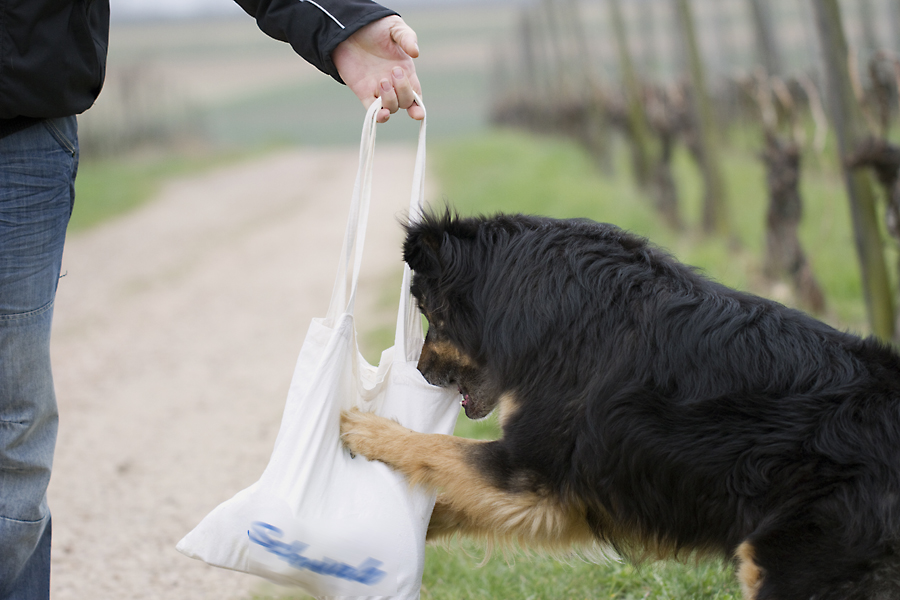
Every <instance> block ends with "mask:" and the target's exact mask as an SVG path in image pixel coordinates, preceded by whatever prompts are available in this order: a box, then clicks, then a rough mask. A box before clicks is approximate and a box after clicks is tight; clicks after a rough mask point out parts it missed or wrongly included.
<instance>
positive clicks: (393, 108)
mask: <svg viewBox="0 0 900 600" xmlns="http://www.w3.org/2000/svg"><path fill="white" fill-rule="evenodd" d="M421 90H422V88H421V86H420V85H419V80H418V78H417V77H416V76H415V75H413V77H412V78H410V77H407V76H406V72H405V71H404V70H403V69H401V68H400V67H399V66H398V67H394V68H393V69H391V78H390V79H382V80H381V81H380V82H379V84H378V96H379V97H380V98H381V105H382V106H383V107H384V109H386V110H387V112H384V111H382V112H379V116H378V118H379V120H378V122H379V123H384V122H385V121H387V120H388V118H389V116H390V115H391V114H393V113H395V112H397V111H398V110H399V109H401V108H402V109H405V110H407V111H408V112H409V116H410V117H412V118H413V119H416V120H418V121H421V120H422V119H424V118H425V110H424V109H423V108H422V107H421V106H419V105H418V104H416V96H415V94H416V92H418V93H421ZM383 115H387V116H384V120H381V118H382V116H383Z"/></svg>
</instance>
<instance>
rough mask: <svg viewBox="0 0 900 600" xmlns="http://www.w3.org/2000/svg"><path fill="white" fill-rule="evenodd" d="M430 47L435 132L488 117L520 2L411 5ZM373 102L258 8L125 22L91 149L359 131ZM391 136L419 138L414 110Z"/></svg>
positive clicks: (309, 140) (469, 128) (288, 139)
mask: <svg viewBox="0 0 900 600" xmlns="http://www.w3.org/2000/svg"><path fill="white" fill-rule="evenodd" d="M402 14H403V16H404V18H405V19H406V20H407V22H408V23H410V25H412V27H413V28H414V29H415V30H416V32H417V34H418V36H419V46H420V48H421V51H422V54H421V57H420V58H419V60H418V61H417V71H418V73H419V77H420V79H421V82H422V86H423V90H424V99H425V103H426V106H427V107H428V110H429V117H430V119H429V121H430V124H431V127H430V128H429V135H430V138H431V139H434V140H436V139H440V138H443V137H453V136H458V135H461V134H466V133H471V132H473V131H476V130H479V129H482V128H483V127H484V126H485V125H486V123H487V114H488V104H489V89H490V87H489V86H490V82H489V72H490V67H491V64H492V52H493V50H494V46H495V45H496V44H497V43H499V42H500V41H501V40H504V39H506V38H508V35H507V34H508V32H509V29H510V28H511V27H512V26H513V24H514V23H515V19H514V17H515V12H514V9H513V7H512V6H509V5H503V4H501V5H489V6H479V5H476V4H470V3H466V4H465V5H464V7H461V8H453V7H452V6H451V7H447V6H443V7H440V6H439V7H422V8H415V9H414V8H410V9H405V10H403V11H402ZM363 114H364V113H363V107H362V105H361V104H360V103H359V101H358V100H357V99H356V97H355V96H354V95H353V94H352V93H350V91H349V90H348V89H346V87H345V86H342V85H338V84H336V83H335V82H334V81H333V80H332V79H331V78H330V77H329V76H326V75H324V74H322V73H320V72H319V71H318V70H317V69H315V68H314V67H312V66H310V65H308V64H307V63H305V62H304V61H303V60H302V59H300V58H299V57H298V56H297V55H296V54H295V53H294V51H293V50H292V49H291V48H290V46H289V45H288V44H285V43H282V42H278V41H276V40H273V39H271V38H269V37H267V36H266V35H264V34H263V33H262V32H260V31H259V29H258V28H257V26H256V23H255V21H254V20H253V19H252V18H250V17H249V16H248V17H246V18H243V17H240V18H236V19H231V18H228V19H209V20H188V21H170V22H166V21H162V22H151V23H145V22H137V23H114V24H113V28H112V31H111V33H110V54H109V69H108V77H107V83H106V86H105V88H104V91H103V94H102V95H101V97H100V98H99V100H98V101H97V103H96V105H95V106H94V108H92V109H91V110H90V111H88V112H87V113H86V114H85V115H83V116H82V118H81V136H82V146H83V151H84V154H85V155H86V156H90V155H91V154H92V153H93V154H110V153H116V152H119V151H121V150H122V149H123V148H126V149H127V148H131V147H135V146H140V145H142V144H143V145H148V144H154V143H155V144H157V145H159V144H169V145H171V143H172V142H173V141H178V142H180V143H181V144H183V145H184V144H186V143H188V142H189V143H191V144H193V145H194V146H196V145H197V144H199V143H202V144H204V145H207V146H210V147H213V148H221V147H223V146H226V147H231V148H242V149H246V148H249V147H258V146H260V145H266V144H272V143H273V142H275V143H300V144H315V145H335V144H355V143H358V137H359V127H360V121H361V119H362V116H363ZM393 120H394V121H396V122H398V123H399V124H394V125H392V126H391V127H384V128H381V130H380V131H379V139H382V140H404V141H407V140H414V139H415V137H414V136H415V124H414V123H413V122H411V120H409V119H407V118H406V117H405V116H402V118H401V116H400V115H397V116H395V117H394V119H393Z"/></svg>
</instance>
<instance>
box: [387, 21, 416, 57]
mask: <svg viewBox="0 0 900 600" xmlns="http://www.w3.org/2000/svg"><path fill="white" fill-rule="evenodd" d="M391 39H392V40H394V42H395V43H396V44H397V45H399V46H400V48H402V49H403V51H404V52H406V53H407V54H409V55H410V56H411V57H412V58H418V57H419V43H418V41H419V40H418V38H417V37H416V32H415V31H413V30H412V27H410V26H409V25H407V24H406V22H405V21H403V20H400V22H399V23H397V24H395V25H394V26H393V27H391Z"/></svg>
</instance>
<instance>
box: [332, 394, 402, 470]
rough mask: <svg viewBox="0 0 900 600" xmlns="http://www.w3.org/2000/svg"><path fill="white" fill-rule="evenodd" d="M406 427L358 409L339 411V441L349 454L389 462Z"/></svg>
mask: <svg viewBox="0 0 900 600" xmlns="http://www.w3.org/2000/svg"><path fill="white" fill-rule="evenodd" d="M406 432H407V429H406V428H404V427H403V426H402V425H400V424H399V423H397V422H395V421H391V420H390V419H385V418H384V417H379V416H378V415H375V414H372V413H367V412H362V411H361V410H359V409H356V408H354V409H353V410H344V411H341V441H343V443H344V446H345V447H346V448H347V449H348V450H349V451H350V453H351V454H353V455H357V454H361V455H362V456H365V457H367V458H369V459H371V460H380V461H382V462H385V463H388V464H391V458H392V456H391V454H392V450H394V449H395V447H396V444H397V443H398V441H399V440H400V438H402V437H403V434H404V433H406Z"/></svg>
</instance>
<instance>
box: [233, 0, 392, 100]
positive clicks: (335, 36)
mask: <svg viewBox="0 0 900 600" xmlns="http://www.w3.org/2000/svg"><path fill="white" fill-rule="evenodd" d="M235 2H237V3H238V4H239V5H240V7H241V8H243V9H244V10H245V11H246V12H247V14H249V15H250V16H252V17H255V18H256V22H257V23H258V24H259V28H260V29H262V30H263V32H265V33H266V34H267V35H269V36H270V37H273V38H275V39H276V40H281V41H283V42H288V43H289V44H290V45H291V47H293V49H294V51H295V52H297V54H299V55H300V56H302V57H303V58H304V59H306V61H307V62H309V63H310V64H312V65H314V66H315V67H317V68H318V69H319V70H320V71H322V72H323V73H327V74H328V75H331V76H332V77H334V78H335V79H336V80H337V81H339V82H340V83H343V81H341V77H340V75H338V72H337V69H336V68H335V66H334V63H333V62H332V61H331V53H332V51H333V50H334V49H335V48H336V47H337V45H338V44H340V43H341V42H343V41H344V40H346V39H347V38H348V37H350V36H351V35H352V34H353V33H354V32H355V31H356V30H358V29H360V28H361V27H363V26H365V25H368V24H369V23H371V22H373V21H377V20H378V19H381V18H383V17H388V16H390V15H396V14H397V13H396V12H394V11H392V10H390V9H389V8H385V7H383V6H381V5H379V4H376V3H375V2H372V1H371V0H235Z"/></svg>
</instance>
